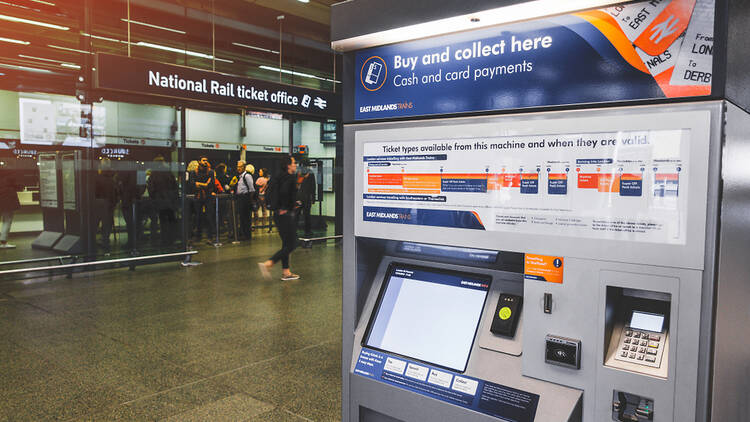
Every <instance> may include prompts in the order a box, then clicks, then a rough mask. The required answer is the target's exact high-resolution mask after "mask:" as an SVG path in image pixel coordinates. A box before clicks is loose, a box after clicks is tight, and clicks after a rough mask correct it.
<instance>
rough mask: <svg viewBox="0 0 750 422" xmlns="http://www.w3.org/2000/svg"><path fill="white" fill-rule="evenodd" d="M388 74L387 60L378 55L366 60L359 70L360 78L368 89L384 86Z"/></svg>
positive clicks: (377, 88) (373, 89)
mask: <svg viewBox="0 0 750 422" xmlns="http://www.w3.org/2000/svg"><path fill="white" fill-rule="evenodd" d="M387 76H388V67H387V66H386V65H385V60H383V59H382V58H380V57H378V56H372V57H370V58H369V59H367V60H365V62H364V64H362V69H361V70H360V71H359V80H360V82H361V83H362V87H364V88H365V89H366V90H368V91H377V90H379V89H380V88H382V87H383V84H384V83H385V80H386V77H387Z"/></svg>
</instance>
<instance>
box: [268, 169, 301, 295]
mask: <svg viewBox="0 0 750 422" xmlns="http://www.w3.org/2000/svg"><path fill="white" fill-rule="evenodd" d="M296 174H297V162H296V161H295V160H294V157H292V156H291V155H285V156H284V158H282V160H281V172H280V173H279V174H278V175H277V176H274V177H272V178H271V179H270V180H269V183H268V185H267V187H266V207H268V209H270V210H273V212H274V221H275V222H276V227H277V228H278V231H279V236H280V237H281V249H279V250H278V251H277V252H276V253H275V254H273V256H272V257H271V258H269V259H268V260H266V261H265V262H259V263H258V267H259V268H260V271H261V274H263V277H265V278H270V277H271V268H272V267H273V266H274V264H276V263H277V262H279V261H281V280H282V281H287V280H298V279H299V278H300V277H299V275H297V274H294V273H293V272H292V271H291V269H290V268H289V254H291V253H292V251H293V250H294V249H295V248H296V247H297V230H296V227H295V213H296V212H297V208H298V206H299V203H298V202H297V177H296Z"/></svg>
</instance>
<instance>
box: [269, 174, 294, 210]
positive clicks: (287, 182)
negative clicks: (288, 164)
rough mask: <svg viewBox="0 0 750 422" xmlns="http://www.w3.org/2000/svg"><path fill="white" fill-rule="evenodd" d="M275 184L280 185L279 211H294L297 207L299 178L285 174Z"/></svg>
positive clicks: (278, 176) (277, 178)
mask: <svg viewBox="0 0 750 422" xmlns="http://www.w3.org/2000/svg"><path fill="white" fill-rule="evenodd" d="M273 183H278V184H279V186H278V189H279V209H280V210H287V211H293V210H294V209H295V208H296V207H297V176H296V175H294V174H289V173H286V172H284V173H281V174H279V175H277V176H276V181H274V182H273Z"/></svg>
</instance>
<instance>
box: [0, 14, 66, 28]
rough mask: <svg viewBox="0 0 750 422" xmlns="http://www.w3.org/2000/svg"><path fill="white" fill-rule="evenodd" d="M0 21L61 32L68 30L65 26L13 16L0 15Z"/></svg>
mask: <svg viewBox="0 0 750 422" xmlns="http://www.w3.org/2000/svg"><path fill="white" fill-rule="evenodd" d="M0 20H4V21H8V22H17V23H25V24H29V25H36V26H43V27H45V28H52V29H60V30H63V31H67V30H69V29H70V28H69V27H67V26H62V25H55V24H53V23H46V22H39V21H32V20H30V19H24V18H17V17H15V16H8V15H0Z"/></svg>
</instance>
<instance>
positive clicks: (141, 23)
mask: <svg viewBox="0 0 750 422" xmlns="http://www.w3.org/2000/svg"><path fill="white" fill-rule="evenodd" d="M120 20H121V21H123V22H130V23H134V24H136V25H141V26H147V27H149V28H156V29H161V30H164V31H169V32H176V33H178V34H182V35H185V34H186V32H185V31H180V30H179V29H172V28H167V27H164V26H159V25H152V24H150V23H146V22H139V21H134V20H132V19H125V18H122V19H120Z"/></svg>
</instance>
